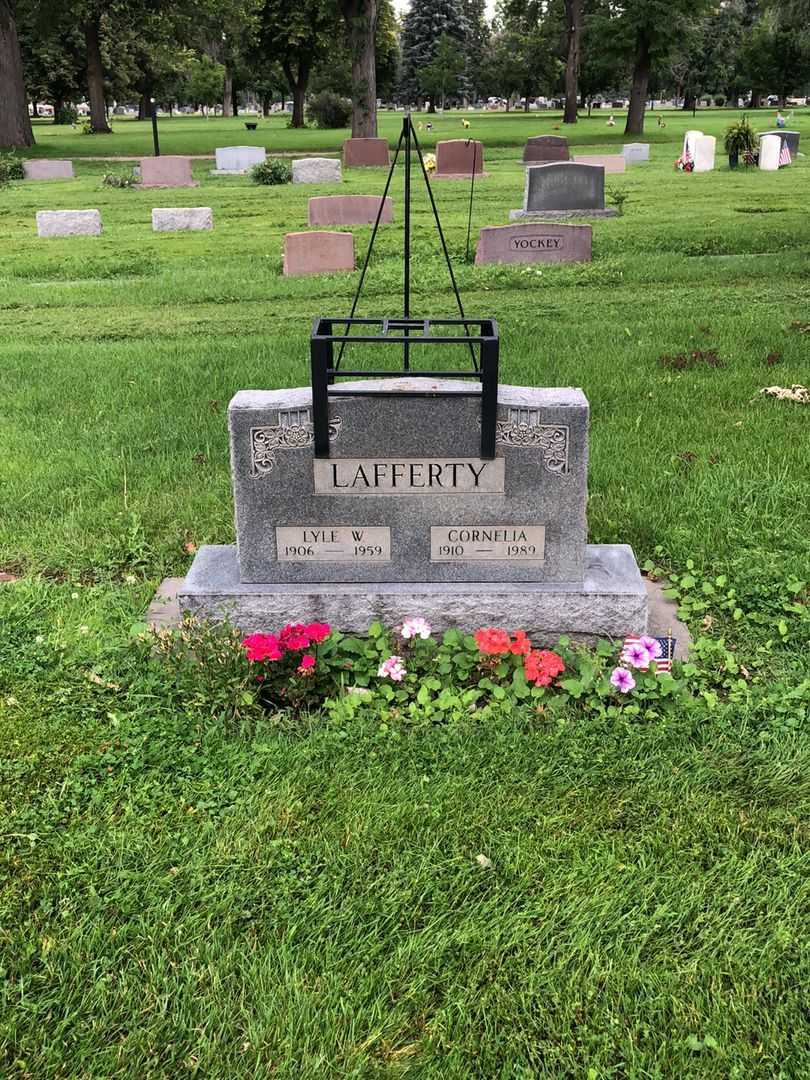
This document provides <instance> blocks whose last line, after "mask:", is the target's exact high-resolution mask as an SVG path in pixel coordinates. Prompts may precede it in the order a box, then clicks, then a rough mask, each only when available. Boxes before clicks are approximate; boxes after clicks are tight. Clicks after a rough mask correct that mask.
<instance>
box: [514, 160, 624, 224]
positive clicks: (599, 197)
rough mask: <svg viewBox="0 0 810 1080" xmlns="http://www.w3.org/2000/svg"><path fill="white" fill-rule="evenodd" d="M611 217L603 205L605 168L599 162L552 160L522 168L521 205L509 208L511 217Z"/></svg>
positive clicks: (613, 211) (614, 214)
mask: <svg viewBox="0 0 810 1080" xmlns="http://www.w3.org/2000/svg"><path fill="white" fill-rule="evenodd" d="M540 216H542V217H546V218H571V217H615V216H616V211H615V210H606V209H605V170H604V168H603V167H602V166H601V165H587V164H584V163H582V162H576V161H556V162H550V163H548V164H546V165H530V166H529V167H528V168H527V169H526V185H525V188H524V192H523V209H522V210H510V211H509V218H510V220H512V221H516V220H519V219H520V218H525V217H529V218H531V217H540Z"/></svg>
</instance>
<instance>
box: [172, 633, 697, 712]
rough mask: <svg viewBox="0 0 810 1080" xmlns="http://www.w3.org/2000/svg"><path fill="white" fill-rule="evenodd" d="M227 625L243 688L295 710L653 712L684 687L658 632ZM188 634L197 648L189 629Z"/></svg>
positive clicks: (271, 705)
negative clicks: (548, 635)
mask: <svg viewBox="0 0 810 1080" xmlns="http://www.w3.org/2000/svg"><path fill="white" fill-rule="evenodd" d="M222 632H223V633H225V632H226V631H224V630H223V631H222ZM230 633H231V635H232V636H231V637H230V638H229V639H228V640H229V641H231V642H234V643H235V644H236V647H237V649H238V653H239V654H240V655H241V664H242V665H244V664H245V662H246V665H247V666H246V668H243V672H244V674H243V676H242V678H243V679H244V683H243V685H244V686H245V693H246V694H247V695H248V696H249V697H252V698H256V699H258V700H259V702H260V703H261V704H262V705H263V706H264V707H265V708H266V709H268V710H269V711H273V712H284V713H287V714H289V715H291V716H295V715H298V714H300V713H301V712H302V711H304V710H306V709H313V708H317V709H323V710H324V711H325V713H326V714H327V715H328V716H332V717H343V718H345V717H346V716H350V715H353V713H354V711H355V710H356V709H357V708H359V707H361V706H365V705H368V706H371V707H373V708H376V709H377V710H378V711H379V713H380V715H381V716H383V717H387V718H389V719H403V720H406V721H413V722H416V721H417V720H418V721H419V722H421V721H423V720H424V719H430V720H431V721H434V722H435V721H447V720H450V719H460V718H461V717H463V716H465V715H470V714H471V713H473V712H475V713H483V714H484V715H486V714H487V710H492V709H503V708H510V707H520V706H529V707H530V708H531V709H533V710H534V711H535V712H537V713H539V714H543V715H546V714H548V715H554V714H556V713H557V712H559V711H560V710H561V709H564V708H568V707H571V706H574V707H576V708H579V709H585V710H587V711H596V712H598V713H599V714H602V715H605V714H609V715H631V716H640V715H658V710H660V709H661V708H662V707H663V705H664V703H665V700H666V699H672V700H674V699H676V698H677V697H678V696H679V694H680V693H681V692H682V691H684V687H685V683H684V681H683V680H681V679H678V678H676V677H674V676H673V674H672V671H671V667H672V664H671V661H664V660H662V659H661V655H662V649H661V644H660V639H657V638H653V637H647V636H642V637H632V638H627V639H626V640H625V642H624V644H623V646H622V647H621V649H619V650H617V649H616V646H614V645H612V644H610V643H608V642H602V643H600V644H599V646H598V647H597V648H596V649H595V650H593V649H587V648H584V647H582V646H576V645H574V644H572V642H571V641H570V640H568V639H567V638H561V639H560V641H559V642H558V644H557V646H556V647H555V648H554V649H548V648H537V647H535V646H534V645H533V643H532V641H531V639H530V637H529V635H528V634H527V633H526V632H525V631H524V630H521V629H517V630H513V631H509V630H506V629H504V628H502V627H493V626H483V627H480V628H479V629H478V630H476V631H475V632H474V633H472V634H467V633H463V632H462V631H460V630H455V629H450V630H445V631H444V632H443V633H441V634H434V632H433V628H432V627H431V625H430V623H429V622H428V621H427V620H426V619H424V618H422V617H421V616H414V617H412V618H409V619H406V620H405V621H404V622H403V623H402V624H401V625H399V626H397V627H395V628H393V629H391V630H387V629H386V628H385V627H383V626H382V625H381V624H380V623H374V624H373V625H372V626H371V627H370V628H369V631H368V634H367V635H365V636H354V635H345V634H342V633H341V632H340V631H337V630H335V629H334V628H332V627H330V626H329V625H328V624H327V623H322V622H311V623H288V624H287V625H286V626H284V627H283V629H281V630H280V631H278V632H276V633H257V634H251V635H250V636H248V637H246V638H243V639H239V638H235V637H233V631H230ZM186 641H187V642H190V644H189V645H188V648H190V649H192V650H195V651H196V653H197V654H199V653H200V652H201V651H202V647H201V645H200V643H199V641H197V642H195V641H194V638H193V636H192V637H186ZM167 651H170V649H168V650H167ZM386 722H387V721H386Z"/></svg>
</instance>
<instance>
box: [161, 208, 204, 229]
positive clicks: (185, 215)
mask: <svg viewBox="0 0 810 1080" xmlns="http://www.w3.org/2000/svg"><path fill="white" fill-rule="evenodd" d="M213 227H214V212H213V210H212V209H211V207H210V206H174V207H169V206H160V207H158V206H156V207H154V208H153V210H152V231H153V232H186V231H189V232H197V231H206V230H208V229H213Z"/></svg>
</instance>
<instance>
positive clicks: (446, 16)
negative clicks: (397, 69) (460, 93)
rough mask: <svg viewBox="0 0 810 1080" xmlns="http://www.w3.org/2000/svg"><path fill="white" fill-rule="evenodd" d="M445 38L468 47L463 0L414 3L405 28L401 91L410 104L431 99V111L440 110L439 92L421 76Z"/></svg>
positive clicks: (407, 15)
mask: <svg viewBox="0 0 810 1080" xmlns="http://www.w3.org/2000/svg"><path fill="white" fill-rule="evenodd" d="M445 35H446V36H447V37H450V38H454V39H455V40H456V41H457V42H458V43H459V44H460V45H461V46H462V47H464V46H465V44H466V41H467V24H466V20H465V18H464V12H463V10H462V7H461V0H412V3H411V6H410V8H409V10H408V11H407V12H406V14H405V19H404V21H403V28H402V85H401V90H402V93H403V94H404V96H405V98H406V100H407V101H408V102H411V101H414V100H419V99H421V98H424V97H427V98H429V100H430V112H435V111H436V102H435V93H434V92H431V91H430V90H429V89H428V88H427V87H426V86H425V85H424V84H423V81H422V78H421V74H422V72H423V71H424V70H425V69H427V68H429V67H430V65H431V64H432V62H433V58H434V57H435V55H436V49H437V48H438V45H439V41H440V40H441V38H442V37H444V36H445Z"/></svg>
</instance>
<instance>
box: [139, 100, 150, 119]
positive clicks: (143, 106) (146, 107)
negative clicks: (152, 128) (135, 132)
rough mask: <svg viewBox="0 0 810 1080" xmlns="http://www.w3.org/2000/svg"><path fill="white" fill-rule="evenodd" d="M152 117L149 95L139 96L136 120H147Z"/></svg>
mask: <svg viewBox="0 0 810 1080" xmlns="http://www.w3.org/2000/svg"><path fill="white" fill-rule="evenodd" d="M151 116H152V102H151V100H150V95H149V94H141V96H140V98H139V99H138V119H139V120H149V119H150V118H151Z"/></svg>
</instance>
